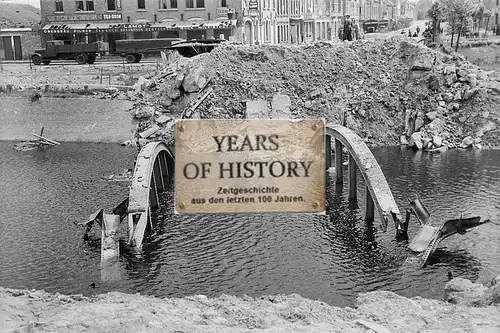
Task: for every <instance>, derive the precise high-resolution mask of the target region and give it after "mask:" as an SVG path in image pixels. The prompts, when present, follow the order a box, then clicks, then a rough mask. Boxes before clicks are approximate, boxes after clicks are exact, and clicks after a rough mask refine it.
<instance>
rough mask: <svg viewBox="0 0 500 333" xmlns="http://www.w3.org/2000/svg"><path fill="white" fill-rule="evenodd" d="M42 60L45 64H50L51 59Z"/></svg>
mask: <svg viewBox="0 0 500 333" xmlns="http://www.w3.org/2000/svg"><path fill="white" fill-rule="evenodd" d="M42 62H43V64H44V65H48V64H50V60H44V61H42Z"/></svg>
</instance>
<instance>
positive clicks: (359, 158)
mask: <svg viewBox="0 0 500 333" xmlns="http://www.w3.org/2000/svg"><path fill="white" fill-rule="evenodd" d="M333 141H334V144H335V146H334V147H335V149H334V151H335V170H336V181H337V183H342V182H343V174H342V168H343V163H342V151H343V148H344V147H345V148H346V150H347V152H348V154H349V164H348V168H349V172H348V174H349V177H348V180H349V182H348V185H349V199H356V198H357V179H356V177H357V176H356V175H357V169H359V171H360V174H361V175H362V177H363V178H364V180H365V184H366V189H365V203H366V204H365V218H366V219H373V218H374V211H375V208H376V209H377V211H378V212H379V214H380V217H381V218H382V221H381V222H382V227H383V229H384V231H385V230H387V224H388V219H389V215H390V216H392V218H393V220H394V223H395V226H396V231H397V233H398V234H399V233H402V232H406V231H404V230H403V229H402V225H401V214H400V212H399V209H398V207H397V204H396V201H395V200H394V197H393V196H392V192H391V190H390V188H389V185H388V183H387V180H386V179H385V176H384V174H383V173H382V170H381V168H380V166H379V164H378V163H377V160H376V159H375V157H374V156H373V154H372V152H371V151H370V149H369V148H368V146H367V145H366V144H365V142H364V141H363V139H361V138H360V137H359V136H358V135H357V134H356V133H354V132H353V131H352V130H350V129H348V128H347V127H344V126H341V125H331V126H330V125H328V126H326V131H325V145H326V154H327V156H326V159H327V161H326V167H327V169H328V168H329V167H330V161H331V151H332V150H331V144H332V142H333ZM174 159H175V156H174V153H173V152H172V150H171V149H170V148H169V147H168V146H167V145H166V144H165V143H164V142H150V143H148V144H147V145H145V146H144V147H143V148H142V149H141V151H140V153H139V155H138V157H137V160H136V165H135V168H134V174H133V179H132V183H131V186H130V193H129V203H128V210H127V214H128V224H129V228H128V229H129V237H128V243H129V244H130V245H133V246H135V247H136V248H141V247H142V244H143V239H144V234H145V231H146V229H147V228H148V226H149V227H150V228H152V220H151V211H152V210H155V209H157V208H158V202H159V193H161V192H163V191H164V190H165V189H166V188H167V184H168V182H169V181H171V180H172V176H173V170H175V169H174V168H175V163H174ZM356 167H357V169H356Z"/></svg>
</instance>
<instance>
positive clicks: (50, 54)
mask: <svg viewBox="0 0 500 333" xmlns="http://www.w3.org/2000/svg"><path fill="white" fill-rule="evenodd" d="M108 52H109V43H106V42H101V41H98V42H94V43H89V44H86V43H76V44H64V41H62V40H50V41H47V43H46V44H45V48H44V49H37V50H35V52H34V53H32V54H31V61H33V63H34V64H35V65H40V64H42V63H43V64H44V65H48V64H50V62H51V61H52V60H59V59H65V60H68V59H70V60H76V62H78V63H79V64H80V65H83V64H93V63H94V62H95V59H96V57H97V56H98V55H104V54H106V53H108Z"/></svg>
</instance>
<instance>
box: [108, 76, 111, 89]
mask: <svg viewBox="0 0 500 333" xmlns="http://www.w3.org/2000/svg"><path fill="white" fill-rule="evenodd" d="M110 85H111V73H109V76H108V86H110Z"/></svg>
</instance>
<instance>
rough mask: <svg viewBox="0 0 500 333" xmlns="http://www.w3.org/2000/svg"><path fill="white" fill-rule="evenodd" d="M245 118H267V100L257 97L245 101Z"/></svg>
mask: <svg viewBox="0 0 500 333" xmlns="http://www.w3.org/2000/svg"><path fill="white" fill-rule="evenodd" d="M246 105H247V118H249V119H252V118H253V119H265V118H267V101H265V100H262V99H259V100H256V101H247V102H246Z"/></svg>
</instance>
